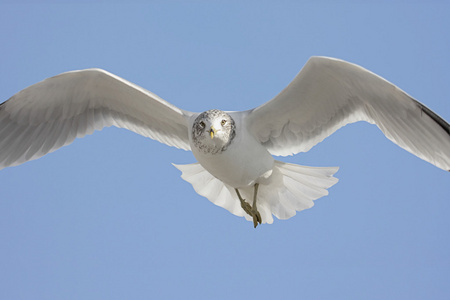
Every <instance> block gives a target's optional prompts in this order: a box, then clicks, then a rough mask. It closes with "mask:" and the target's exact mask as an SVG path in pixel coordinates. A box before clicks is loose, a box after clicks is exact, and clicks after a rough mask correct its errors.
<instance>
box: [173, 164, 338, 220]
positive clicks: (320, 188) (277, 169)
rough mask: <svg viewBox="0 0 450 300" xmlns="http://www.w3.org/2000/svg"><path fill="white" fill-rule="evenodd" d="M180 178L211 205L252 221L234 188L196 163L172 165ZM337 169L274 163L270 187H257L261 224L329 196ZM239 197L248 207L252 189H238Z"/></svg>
mask: <svg viewBox="0 0 450 300" xmlns="http://www.w3.org/2000/svg"><path fill="white" fill-rule="evenodd" d="M173 165H174V166H175V167H176V168H178V170H180V171H181V172H182V175H181V178H183V179H184V180H186V181H187V182H189V183H190V184H192V186H193V188H194V190H195V191H196V192H197V193H198V194H200V195H201V196H204V197H206V198H207V199H208V200H209V201H211V202H212V203H214V204H216V205H218V206H220V207H223V208H225V209H226V210H228V211H229V212H231V213H232V214H234V215H236V216H239V217H245V218H246V219H247V220H248V221H252V220H253V219H252V218H251V217H250V216H249V215H248V214H247V213H246V212H245V211H244V210H243V209H242V207H241V204H240V202H239V199H238V197H237V195H236V192H235V190H234V188H233V187H231V186H229V185H227V184H225V183H223V182H222V181H220V180H219V179H217V178H215V177H214V176H213V175H211V174H210V173H209V172H208V171H206V170H205V169H204V168H203V167H202V165H200V164H199V163H194V164H189V165H175V164H173ZM338 169H339V168H338V167H307V166H300V165H295V164H289V163H284V162H281V161H275V164H274V169H273V173H272V177H271V181H270V184H269V185H263V184H260V186H259V189H258V199H257V207H258V211H259V213H260V214H261V218H262V223H269V224H272V223H273V217H272V215H274V216H275V217H277V218H278V219H289V218H291V217H293V216H295V214H296V212H297V211H301V210H304V209H307V208H311V207H312V206H313V205H314V202H313V201H314V200H316V199H319V198H321V197H323V196H326V195H328V190H327V189H328V188H330V187H331V186H333V185H334V184H336V183H337V182H338V179H337V178H335V177H333V175H334V173H336V172H337V170H338ZM239 191H240V193H241V195H242V196H243V198H244V199H246V201H248V202H249V203H250V204H251V199H253V187H247V188H240V189H239Z"/></svg>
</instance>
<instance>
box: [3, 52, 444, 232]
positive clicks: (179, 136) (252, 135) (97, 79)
mask: <svg viewBox="0 0 450 300" xmlns="http://www.w3.org/2000/svg"><path fill="white" fill-rule="evenodd" d="M357 121H366V122H369V123H372V124H375V125H377V126H378V127H379V128H380V129H381V131H382V132H383V133H384V134H385V136H386V137H387V138H388V139H390V140H391V141H392V142H394V143H396V144H397V145H399V146H400V147H402V148H404V149H405V150H407V151H409V152H411V153H412V154H414V155H416V156H418V157H419V158H421V159H423V160H425V161H427V162H429V163H431V164H433V165H435V166H437V167H438V168H441V169H443V170H446V171H450V125H449V123H448V122H446V121H445V120H444V119H442V118H441V117H439V116H438V115H437V114H436V113H434V112H433V111H431V110H430V109H429V108H427V107H426V106H425V105H423V104H422V103H420V102H418V101H417V100H415V99H413V98H412V97H411V96H409V95H408V94H407V93H405V92H404V91H402V90H401V89H400V88H398V87H397V86H395V85H393V84H392V83H390V82H388V81H386V80H385V79H383V78H381V77H380V76H378V75H376V74H374V73H372V72H370V71H368V70H366V69H364V68H362V67H360V66H358V65H355V64H352V63H349V62H346V61H342V60H339V59H334V58H327V57H311V58H310V59H309V60H308V61H307V63H306V64H305V66H304V67H303V68H302V70H301V71H300V72H299V73H298V75H297V76H296V77H295V78H294V79H293V81H292V82H291V83H290V84H289V85H288V86H287V87H286V88H285V89H284V90H282V91H281V92H280V93H279V94H278V95H277V96H275V97H274V98H273V99H272V100H270V101H268V102H266V103H264V104H262V105H261V106H259V107H256V108H254V109H251V110H247V111H222V110H218V109H211V110H207V111H205V112H202V113H194V112H190V111H186V110H183V109H180V108H178V107H176V106H174V105H172V104H170V103H168V102H167V101H165V100H163V99H161V98H160V97H158V96H157V95H155V94H153V93H151V92H149V91H147V90H145V89H143V88H141V87H139V86H137V85H135V84H133V83H131V82H129V81H127V80H125V79H122V78H120V77H118V76H116V75H114V74H111V73H109V72H107V71H104V70H101V69H86V70H79V71H71V72H66V73H62V74H60V75H57V76H54V77H51V78H48V79H45V80H43V81H41V82H39V83H36V84H34V85H32V86H30V87H28V88H25V89H24V90H22V91H20V92H18V93H17V94H15V95H14V96H12V97H11V98H10V99H9V100H7V101H5V102H3V103H2V104H0V169H2V168H5V167H10V166H16V165H19V164H22V163H24V162H27V161H30V160H34V159H37V158H39V157H42V156H43V155H45V154H47V153H50V152H53V151H55V150H56V149H58V148H60V147H62V146H66V145H68V144H70V143H72V142H73V141H74V139H75V138H81V137H83V136H85V135H87V134H92V133H93V132H94V131H95V130H101V129H102V128H104V127H109V126H116V127H119V128H126V129H128V130H131V131H133V132H135V133H138V134H140V135H143V136H145V137H149V138H151V139H154V140H157V141H159V142H161V143H164V144H167V145H169V146H174V147H177V148H180V149H184V150H190V151H192V153H193V155H194V157H195V158H196V159H197V162H196V163H193V164H187V165H174V166H175V167H177V168H178V169H179V170H180V171H181V173H182V175H181V177H182V178H183V179H184V180H186V181H187V182H189V183H190V184H192V186H193V188H194V190H195V191H196V192H197V193H198V194H200V195H201V196H204V197H206V198H207V199H208V200H210V201H211V202H213V203H214V204H216V205H218V206H220V207H223V208H225V209H227V210H228V211H229V212H231V213H232V214H234V215H237V216H240V217H245V218H246V219H247V220H248V221H253V226H254V227H255V228H256V227H257V225H258V224H263V223H268V224H271V223H273V216H275V217H277V218H278V219H289V218H291V217H293V216H294V215H295V214H296V212H297V211H301V210H304V209H307V208H310V207H312V206H313V205H314V202H313V201H314V200H316V199H318V198H320V197H323V196H325V195H328V190H327V189H328V188H330V187H331V186H333V185H334V184H336V183H337V181H338V179H337V178H335V177H334V176H333V175H334V174H335V173H336V172H337V170H338V168H337V167H309V166H300V165H296V164H290V163H285V162H282V161H279V160H276V159H275V158H274V156H288V155H293V154H297V153H299V152H306V151H309V150H310V149H311V148H312V147H313V146H315V145H316V144H318V143H319V142H321V141H322V140H324V139H325V138H326V137H328V136H329V135H331V134H332V133H334V132H335V131H336V130H338V129H339V128H341V127H343V126H344V125H346V124H349V123H354V122H357Z"/></svg>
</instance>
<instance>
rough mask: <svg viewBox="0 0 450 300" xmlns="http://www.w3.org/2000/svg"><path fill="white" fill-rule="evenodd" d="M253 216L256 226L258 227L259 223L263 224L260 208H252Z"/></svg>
mask: <svg viewBox="0 0 450 300" xmlns="http://www.w3.org/2000/svg"><path fill="white" fill-rule="evenodd" d="M251 216H252V217H253V226H254V228H256V226H258V223H259V224H261V222H262V219H261V214H260V213H259V211H258V210H256V209H255V210H253V209H252V214H251Z"/></svg>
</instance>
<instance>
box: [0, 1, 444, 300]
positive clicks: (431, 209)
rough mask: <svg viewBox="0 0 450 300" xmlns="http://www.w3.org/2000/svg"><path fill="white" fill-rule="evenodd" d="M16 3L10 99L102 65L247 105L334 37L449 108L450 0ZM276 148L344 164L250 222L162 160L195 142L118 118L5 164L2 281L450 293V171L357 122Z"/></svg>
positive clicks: (2, 286) (206, 103) (7, 286)
mask: <svg viewBox="0 0 450 300" xmlns="http://www.w3.org/2000/svg"><path fill="white" fill-rule="evenodd" d="M19 2H20V1H19ZM17 3H18V2H17V1H15V2H14V3H13V1H8V2H4V1H1V0H0V43H1V47H0V60H1V64H0V101H4V100H6V99H8V98H9V97H11V96H12V95H13V94H15V93H16V92H18V91H19V90H21V89H23V88H25V87H27V86H29V85H31V84H34V83H36V82H38V81H40V80H42V79H44V78H46V77H50V76H53V75H56V74H59V73H61V72H64V71H69V70H75V69H83V68H91V67H99V68H104V69H106V70H108V71H110V72H113V73H115V74H117V75H119V76H121V77H123V78H126V79H128V80H130V81H132V82H134V83H136V84H139V85H141V86H142V87H144V88H146V89H148V90H150V91H152V92H154V93H156V94H158V95H159V96H161V97H162V98H164V99H166V100H167V101H169V102H171V103H173V104H175V105H177V106H179V107H181V108H184V109H187V110H191V111H204V110H207V109H212V108H220V109H223V110H245V109H250V108H253V107H256V106H258V105H260V104H262V103H264V102H266V101H268V100H270V99H271V98H272V97H273V96H275V95H276V94H277V93H278V92H279V91H281V89H283V88H284V87H285V86H286V85H287V84H288V83H289V82H290V81H291V80H292V78H293V77H294V76H295V75H296V74H297V72H298V71H299V70H300V69H301V68H302V66H303V64H304V63H305V62H306V61H307V59H308V58H309V57H310V56H312V55H325V56H331V57H337V58H341V59H344V60H348V61H351V62H354V63H357V64H360V65H362V66H364V67H366V68H368V69H369V70H371V71H373V72H375V73H377V74H379V75H381V76H383V77H384V78H386V79H388V80H389V81H391V82H393V83H395V84H396V85H398V86H399V87H400V88H402V89H403V90H405V91H406V92H407V93H409V94H410V95H412V96H413V97H414V98H416V99H418V100H420V101H421V102H423V103H425V104H426V105H427V106H428V107H430V108H431V109H433V110H435V111H436V112H437V113H438V114H439V115H441V116H442V117H443V118H445V119H446V120H450V84H449V73H448V70H449V69H450V56H449V53H450V39H449V32H448V29H449V28H450V20H449V18H448V15H449V13H450V4H448V3H444V1H436V2H427V3H428V4H425V1H424V2H423V3H422V2H420V1H413V2H412V3H410V2H408V1H381V2H378V5H373V4H372V5H369V4H362V3H358V2H356V1H351V2H345V1H339V2H332V1H329V2H320V1H316V2H313V1H307V2H304V3H300V2H294V1H277V2H276V4H275V1H273V2H269V1H241V2H238V1H230V2H229V3H225V1H192V2H189V1H183V2H182V1H153V2H152V3H150V4H143V3H142V2H140V3H139V2H137V3H131V4H122V3H120V2H116V3H115V4H106V2H103V3H101V2H97V3H95V2H87V1H86V2H78V4H73V3H71V2H64V1H52V2H47V3H45V2H44V3H40V4H31V3H26V2H25V3H24V4H17ZM74 3H75V2H74ZM281 160H283V161H288V162H293V163H297V164H302V165H311V166H340V167H341V168H340V170H339V172H338V173H337V174H336V176H337V177H338V178H339V179H340V182H339V183H338V184H337V185H335V186H334V187H332V188H331V189H330V195H329V196H327V197H324V198H321V199H319V200H317V201H316V205H315V206H314V207H313V208H312V209H309V210H306V211H303V212H300V213H298V214H297V216H295V217H293V218H291V219H289V220H287V221H280V220H275V222H274V224H272V225H264V226H260V227H258V228H257V229H256V230H255V229H253V227H252V224H251V223H250V222H246V221H245V220H244V219H243V218H238V217H235V216H233V215H231V214H230V213H228V212H227V211H226V210H224V209H222V208H220V207H217V206H214V205H213V204H212V203H210V202H209V201H208V200H207V199H205V198H202V197H201V196H199V195H197V194H196V193H195V192H194V190H193V189H192V187H191V186H190V185H189V184H188V183H186V182H184V181H183V180H182V179H181V178H180V173H179V171H178V170H177V169H175V168H174V167H173V166H172V165H171V164H170V163H171V162H173V163H192V162H194V157H193V156H192V154H191V153H189V152H185V151H182V150H178V149H175V148H171V147H168V146H166V145H163V144H160V143H158V142H155V141H152V140H150V139H147V138H144V137H141V136H139V135H136V134H134V133H132V132H129V131H126V130H122V129H117V128H108V129H104V130H103V131H101V132H95V133H94V134H93V135H91V136H87V137H85V138H83V139H78V140H76V141H75V142H74V143H73V144H72V145H70V146H68V147H64V148H62V149H60V150H58V151H56V152H54V153H52V154H50V155H47V156H45V157H43V158H41V159H39V160H36V161H33V162H29V163H26V164H23V165H21V166H17V167H12V168H7V169H4V170H2V171H0V182H1V188H0V191H1V192H0V241H1V246H0V298H1V299H171V298H172V299H180V298H195V299H231V298H234V299H240V298H248V297H254V298H257V299H269V298H272V299H280V298H282V299H448V298H449V297H450V285H449V284H448V283H449V281H448V280H449V278H450V243H449V240H450V230H449V229H450V218H449V216H448V215H449V211H450V201H449V198H450V197H449V195H450V174H448V173H446V172H444V171H442V170H440V169H438V168H436V167H434V166H432V165H430V164H428V163H426V162H424V161H422V160H420V159H418V158H416V157H414V156H413V155H411V154H409V153H407V152H406V151H404V150H402V149H400V148H399V147H397V146H395V145H394V144H392V143H391V142H389V141H388V140H387V139H386V138H385V137H384V136H383V135H382V133H381V132H380V131H379V130H378V129H377V128H376V127H375V126H372V125H369V124H365V123H358V124H353V125H349V126H346V127H345V128H343V129H341V130H339V131H338V132H337V133H335V134H334V135H332V136H331V137H329V138H327V139H326V140H325V141H324V142H322V143H320V144H319V145H317V146H316V147H315V148H313V149H312V150H311V151H310V152H308V153H304V154H299V155H296V156H293V157H287V158H281Z"/></svg>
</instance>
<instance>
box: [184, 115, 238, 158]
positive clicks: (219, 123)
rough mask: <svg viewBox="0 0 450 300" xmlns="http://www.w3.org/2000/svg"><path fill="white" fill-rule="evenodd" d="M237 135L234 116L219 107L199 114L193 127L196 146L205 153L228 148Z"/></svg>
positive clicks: (193, 138)
mask: <svg viewBox="0 0 450 300" xmlns="http://www.w3.org/2000/svg"><path fill="white" fill-rule="evenodd" d="M235 135H236V133H235V123H234V120H233V118H231V116H230V115H229V114H227V113H226V112H224V111H221V110H218V109H212V110H208V111H205V112H203V113H201V114H199V115H198V117H197V118H196V119H195V121H194V125H193V127H192V140H193V142H194V146H195V147H196V148H197V149H198V150H200V151H201V152H204V153H213V154H214V153H218V152H222V151H224V150H226V147H227V146H228V145H229V144H230V143H231V141H232V140H233V138H234V136H235Z"/></svg>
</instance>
